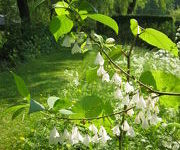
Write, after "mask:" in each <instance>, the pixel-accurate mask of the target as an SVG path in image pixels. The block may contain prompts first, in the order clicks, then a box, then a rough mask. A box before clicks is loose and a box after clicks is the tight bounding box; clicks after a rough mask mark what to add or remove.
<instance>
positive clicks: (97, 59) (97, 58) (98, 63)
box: [94, 52, 104, 66]
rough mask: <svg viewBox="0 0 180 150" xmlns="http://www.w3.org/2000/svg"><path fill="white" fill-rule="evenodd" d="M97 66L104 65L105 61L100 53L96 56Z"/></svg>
mask: <svg viewBox="0 0 180 150" xmlns="http://www.w3.org/2000/svg"><path fill="white" fill-rule="evenodd" d="M94 63H95V64H96V65H101V66H102V65H104V59H103V57H102V56H101V54H100V52H98V54H97V56H96V60H95V62H94Z"/></svg>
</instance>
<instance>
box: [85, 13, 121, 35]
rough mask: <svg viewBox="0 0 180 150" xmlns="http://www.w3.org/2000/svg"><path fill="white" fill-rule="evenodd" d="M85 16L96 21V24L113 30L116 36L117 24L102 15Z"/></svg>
mask: <svg viewBox="0 0 180 150" xmlns="http://www.w3.org/2000/svg"><path fill="white" fill-rule="evenodd" d="M87 16H88V17H89V18H91V19H93V20H95V21H98V22H100V23H102V24H104V25H106V26H108V27H110V28H111V29H113V30H114V31H115V32H116V34H118V30H119V28H118V24H117V22H116V21H115V20H114V19H112V18H111V17H108V16H106V15H102V14H88V15H87Z"/></svg>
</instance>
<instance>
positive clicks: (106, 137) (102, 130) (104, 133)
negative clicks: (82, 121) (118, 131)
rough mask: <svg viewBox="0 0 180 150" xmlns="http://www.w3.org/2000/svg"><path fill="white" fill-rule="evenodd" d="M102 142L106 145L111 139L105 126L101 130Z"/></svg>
mask: <svg viewBox="0 0 180 150" xmlns="http://www.w3.org/2000/svg"><path fill="white" fill-rule="evenodd" d="M99 136H100V141H101V142H102V143H103V144H105V143H106V142H107V141H108V140H110V139H111V138H110V137H109V136H108V135H107V132H106V130H105V128H104V127H103V126H101V128H100V129H99Z"/></svg>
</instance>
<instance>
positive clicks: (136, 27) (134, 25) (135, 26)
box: [130, 19, 141, 36]
mask: <svg viewBox="0 0 180 150" xmlns="http://www.w3.org/2000/svg"><path fill="white" fill-rule="evenodd" d="M130 28H131V31H132V33H133V35H134V36H137V34H138V32H139V34H140V33H141V28H140V27H139V25H138V22H137V20H136V19H131V20H130ZM138 30H139V31H138Z"/></svg>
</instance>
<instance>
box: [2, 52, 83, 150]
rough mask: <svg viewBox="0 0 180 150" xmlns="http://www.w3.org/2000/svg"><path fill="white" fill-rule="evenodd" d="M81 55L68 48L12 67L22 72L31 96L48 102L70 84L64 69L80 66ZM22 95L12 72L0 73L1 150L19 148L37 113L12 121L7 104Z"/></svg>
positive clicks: (20, 98)
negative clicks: (72, 52)
mask: <svg viewBox="0 0 180 150" xmlns="http://www.w3.org/2000/svg"><path fill="white" fill-rule="evenodd" d="M81 62H82V57H81V56H77V55H71V53H70V51H68V50H61V51H59V52H55V53H52V54H50V55H48V56H47V55H46V56H41V57H40V58H38V59H36V60H33V61H30V62H27V63H25V64H21V65H19V66H17V67H16V68H15V69H12V70H13V71H14V72H15V73H16V74H18V75H20V76H21V77H22V78H23V79H24V81H25V83H26V84H27V86H28V88H29V90H30V93H31V97H32V98H33V99H35V100H36V101H39V102H42V103H45V101H46V100H47V98H48V97H49V96H53V95H56V96H58V93H59V92H60V91H61V90H62V89H63V88H64V86H65V85H66V83H67V80H66V77H65V76H64V70H65V69H70V70H71V69H74V68H78V66H79V64H80V63H81ZM19 100H22V97H21V96H20V95H19V94H18V91H17V88H16V85H15V82H14V80H13V78H12V75H11V74H10V73H9V72H8V71H4V72H1V73H0V131H1V132H0V150H1V149H2V150H5V149H16V148H15V146H16V145H17V141H18V140H19V139H20V138H21V137H24V136H25V135H26V134H27V133H29V132H30V129H31V128H33V127H34V122H33V121H34V120H35V119H37V117H38V115H36V114H35V115H32V116H31V117H30V118H25V120H22V115H21V116H19V117H18V118H17V119H15V120H13V121H12V120H11V114H10V113H6V112H5V110H6V108H7V107H8V106H10V105H12V104H15V103H16V102H18V101H19Z"/></svg>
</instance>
